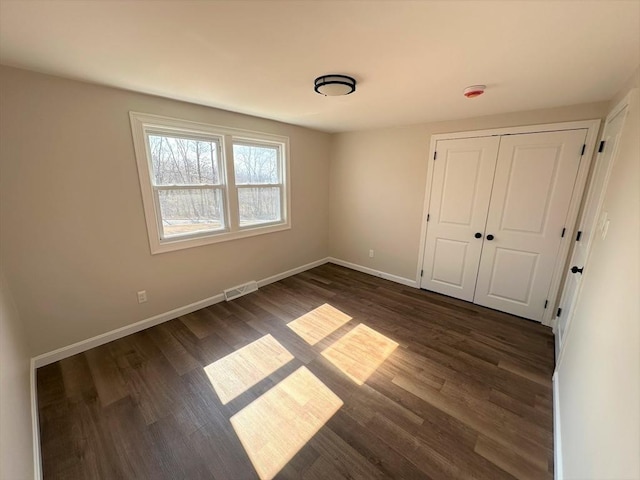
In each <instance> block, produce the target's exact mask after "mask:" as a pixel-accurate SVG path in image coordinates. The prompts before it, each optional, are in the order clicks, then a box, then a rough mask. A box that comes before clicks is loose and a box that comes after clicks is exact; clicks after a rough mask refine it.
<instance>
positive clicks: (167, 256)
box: [0, 67, 331, 355]
mask: <svg viewBox="0 0 640 480" xmlns="http://www.w3.org/2000/svg"><path fill="white" fill-rule="evenodd" d="M0 105H1V107H0V108H1V111H0V113H1V115H0V132H1V135H2V142H1V143H0V166H1V175H0V195H1V197H0V214H1V215H0V216H1V219H0V221H1V223H0V232H1V234H0V235H1V238H0V240H1V242H2V245H1V250H0V254H1V257H0V259H1V261H2V264H3V266H4V270H5V275H6V277H7V280H8V282H9V284H10V285H11V288H12V290H13V293H14V297H15V301H16V304H17V307H18V311H19V312H20V315H21V318H22V319H23V321H24V322H25V323H26V324H27V326H28V334H29V338H30V341H31V352H30V353H31V354H32V355H37V354H41V353H44V352H48V351H51V350H53V349H56V348H59V347H62V346H67V345H69V344H71V343H74V342H77V341H79V340H84V339H87V338H90V337H92V336H95V335H98V334H101V333H104V332H107V331H110V330H113V329H116V328H118V327H122V326H125V325H128V324H131V323H133V322H136V321H139V320H143V319H145V318H149V317H151V316H153V315H156V314H159V313H164V312H167V311H169V310H172V309H174V308H178V307H182V306H185V305H188V304H190V303H193V302H196V301H199V300H202V299H205V298H208V297H210V296H213V295H216V294H219V293H221V291H222V290H223V289H225V288H228V287H231V286H234V285H237V284H240V283H243V282H246V281H249V280H259V279H262V278H265V277H268V276H271V275H274V274H277V273H280V272H283V271H285V270H288V269H291V268H294V267H298V266H301V265H304V264H306V263H309V262H312V261H315V260H319V259H321V258H324V257H326V256H327V254H328V233H327V232H328V182H329V178H328V176H329V149H330V141H331V137H330V135H328V134H325V133H320V132H316V131H312V130H309V129H305V128H300V127H296V126H292V125H286V124H282V123H278V122H274V121H270V120H265V119H259V118H255V117H249V116H245V115H240V114H235V113H231V112H226V111H221V110H216V109H212V108H207V107H201V106H196V105H191V104H187V103H181V102H177V101H172V100H167V99H163V98H158V97H153V96H148V95H142V94H138V93H133V92H127V91H122V90H116V89H111V88H106V87H101V86H97V85H91V84H87V83H80V82H74V81H70V80H64V79H60V78H56V77H51V76H46V75H40V74H36V73H31V72H26V71H24V70H17V69H12V68H5V67H3V68H2V69H1V70H0ZM130 110H134V111H138V112H145V113H152V114H158V115H166V116H172V117H176V118H182V119H187V120H192V121H200V122H207V123H212V124H217V125H225V126H230V127H236V128H243V129H249V130H256V131H261V132H266V133H273V134H278V135H287V136H289V137H290V148H291V150H290V159H291V176H292V194H291V196H292V229H291V230H287V231H284V232H277V233H272V234H267V235H260V236H256V237H251V238H247V239H241V240H235V241H232V242H224V243H218V244H214V245H208V246H203V247H197V248H191V249H187V250H182V251H178V252H170V253H164V254H158V255H151V254H150V251H149V243H148V237H147V232H146V227H145V221H144V214H143V209H142V200H141V194H140V186H139V182H138V174H137V170H136V161H135V158H134V152H133V144H132V137H131V129H130V125H129V116H128V114H129V111H130ZM143 289H144V290H146V291H147V294H148V298H149V301H148V303H146V304H142V305H139V304H138V303H137V298H136V292H137V291H138V290H143Z"/></svg>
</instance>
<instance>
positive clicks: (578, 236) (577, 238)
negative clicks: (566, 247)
mask: <svg viewBox="0 0 640 480" xmlns="http://www.w3.org/2000/svg"><path fill="white" fill-rule="evenodd" d="M581 238H582V230H578V234H577V235H576V242H579V241H580V239H581Z"/></svg>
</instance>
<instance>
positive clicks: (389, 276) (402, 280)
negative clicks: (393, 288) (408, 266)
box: [327, 257, 419, 288]
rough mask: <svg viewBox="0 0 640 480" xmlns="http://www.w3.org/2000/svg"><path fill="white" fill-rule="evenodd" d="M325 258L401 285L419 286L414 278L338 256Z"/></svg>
mask: <svg viewBox="0 0 640 480" xmlns="http://www.w3.org/2000/svg"><path fill="white" fill-rule="evenodd" d="M327 260H328V261H329V262H330V263H335V264H336V265H340V266H342V267H346V268H350V269H351V270H357V271H358V272H362V273H367V274H369V275H373V276H374V277H380V278H384V279H385V280H390V281H392V282H395V283H400V284H402V285H406V286H407V287H413V288H419V285H418V282H416V281H415V280H410V279H408V278H404V277H399V276H398V275H392V274H391V273H386V272H381V271H379V270H374V269H373V268H369V267H363V266H362V265H358V264H356V263H351V262H346V261H344V260H340V259H339V258H334V257H329V258H328V259H327Z"/></svg>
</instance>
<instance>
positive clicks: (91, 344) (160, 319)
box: [32, 293, 224, 368]
mask: <svg viewBox="0 0 640 480" xmlns="http://www.w3.org/2000/svg"><path fill="white" fill-rule="evenodd" d="M223 300H224V295H223V294H222V293H219V294H218V295H214V296H213V297H209V298H205V299H204V300H200V301H198V302H194V303H191V304H189V305H185V306H184V307H179V308H175V309H173V310H170V311H168V312H164V313H161V314H159V315H155V316H153V317H151V318H146V319H144V320H140V321H139V322H136V323H132V324H131V325H125V326H124V327H120V328H117V329H115V330H111V331H110V332H106V333H102V334H100V335H96V336H95V337H91V338H88V339H86V340H81V341H79V342H76V343H74V344H72V345H68V346H66V347H62V348H58V349H57V350H54V351H52V352H47V353H43V354H42V355H38V356H37V357H33V358H32V361H33V365H34V367H35V368H40V367H44V366H45V365H49V364H50V363H54V362H57V361H58V360H62V359H63V358H67V357H71V356H73V355H76V354H78V353H82V352H85V351H87V350H90V349H92V348H95V347H99V346H100V345H104V344H105V343H109V342H112V341H113V340H117V339H119V338H122V337H126V336H127V335H131V334H132V333H136V332H139V331H141V330H145V329H147V328H150V327H153V326H155V325H159V324H161V323H164V322H166V321H169V320H173V319H174V318H178V317H180V316H181V315H186V314H187V313H191V312H195V311H196V310H200V309H201V308H205V307H208V306H210V305H213V304H215V303H218V302H222V301H223Z"/></svg>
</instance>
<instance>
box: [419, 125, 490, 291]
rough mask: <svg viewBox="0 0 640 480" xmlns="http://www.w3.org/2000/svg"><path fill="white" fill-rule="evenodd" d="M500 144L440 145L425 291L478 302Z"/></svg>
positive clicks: (469, 141) (423, 283) (447, 142)
mask: <svg viewBox="0 0 640 480" xmlns="http://www.w3.org/2000/svg"><path fill="white" fill-rule="evenodd" d="M499 143H500V139H499V137H483V138H466V139H461V140H444V141H438V142H437V144H436V152H437V159H436V160H435V161H434V165H433V178H432V182H431V185H432V188H431V199H430V203H429V222H428V223H427V225H428V227H427V239H426V245H425V256H424V262H423V275H422V281H421V283H420V287H421V288H425V289H427V290H432V291H434V292H439V293H444V294H445V295H450V296H453V297H457V298H461V299H463V300H467V301H471V300H472V299H473V293H474V289H475V285H476V275H477V273H478V264H479V261H480V253H481V251H482V237H480V238H475V234H476V233H479V234H480V235H483V232H484V225H485V221H486V218H487V209H488V207H489V199H490V196H491V184H492V183H493V173H494V170H495V164H496V157H497V154H498V145H499Z"/></svg>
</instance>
